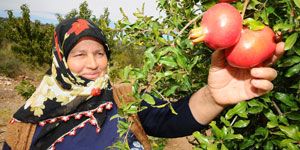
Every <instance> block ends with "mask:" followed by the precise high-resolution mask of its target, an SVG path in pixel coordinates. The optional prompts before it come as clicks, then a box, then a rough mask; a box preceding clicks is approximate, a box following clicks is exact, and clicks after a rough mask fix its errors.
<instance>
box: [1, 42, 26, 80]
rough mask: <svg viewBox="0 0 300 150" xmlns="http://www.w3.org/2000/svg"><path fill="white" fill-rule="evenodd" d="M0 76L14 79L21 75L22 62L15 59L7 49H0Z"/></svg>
mask: <svg viewBox="0 0 300 150" xmlns="http://www.w3.org/2000/svg"><path fill="white" fill-rule="evenodd" d="M0 58H1V59H0V74H2V75H5V76H7V77H16V76H17V75H20V74H22V73H23V71H22V69H20V68H22V66H23V65H22V61H21V60H20V59H18V58H16V57H15V56H14V55H13V54H12V52H11V50H9V49H8V48H4V47H3V48H0Z"/></svg>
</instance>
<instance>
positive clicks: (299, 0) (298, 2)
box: [294, 0, 300, 8]
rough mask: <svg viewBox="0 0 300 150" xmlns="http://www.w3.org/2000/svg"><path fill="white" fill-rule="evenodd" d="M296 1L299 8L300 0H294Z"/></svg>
mask: <svg viewBox="0 0 300 150" xmlns="http://www.w3.org/2000/svg"><path fill="white" fill-rule="evenodd" d="M294 3H295V4H296V6H297V7H298V8H300V0H294Z"/></svg>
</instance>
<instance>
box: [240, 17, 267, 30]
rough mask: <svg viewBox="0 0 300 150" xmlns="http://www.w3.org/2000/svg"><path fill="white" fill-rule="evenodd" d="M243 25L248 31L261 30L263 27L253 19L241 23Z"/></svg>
mask: <svg viewBox="0 0 300 150" xmlns="http://www.w3.org/2000/svg"><path fill="white" fill-rule="evenodd" d="M243 24H244V25H246V26H248V28H249V29H250V30H262V29H263V28H264V27H265V25H264V24H263V23H261V22H259V21H257V20H254V19H253V18H247V19H245V20H244V21H243Z"/></svg>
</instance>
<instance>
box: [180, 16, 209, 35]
mask: <svg viewBox="0 0 300 150" xmlns="http://www.w3.org/2000/svg"><path fill="white" fill-rule="evenodd" d="M203 14H204V13H201V14H199V15H198V16H196V17H195V18H194V19H193V20H191V21H190V22H189V23H188V24H186V25H185V26H184V27H183V28H182V29H181V31H180V32H179V33H178V36H180V35H181V34H182V33H183V32H184V31H185V29H186V28H187V27H189V26H190V25H191V24H192V23H193V22H195V21H196V20H198V19H199V18H200V17H201V16H203Z"/></svg>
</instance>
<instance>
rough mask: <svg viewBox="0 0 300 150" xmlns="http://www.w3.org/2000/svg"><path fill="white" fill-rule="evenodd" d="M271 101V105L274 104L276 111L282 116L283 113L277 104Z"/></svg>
mask: <svg viewBox="0 0 300 150" xmlns="http://www.w3.org/2000/svg"><path fill="white" fill-rule="evenodd" d="M272 103H273V105H274V107H275V109H276V111H277V112H278V114H279V115H280V116H282V115H283V113H282V112H281V110H280V108H279V107H278V105H277V104H276V103H275V102H274V101H272Z"/></svg>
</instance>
